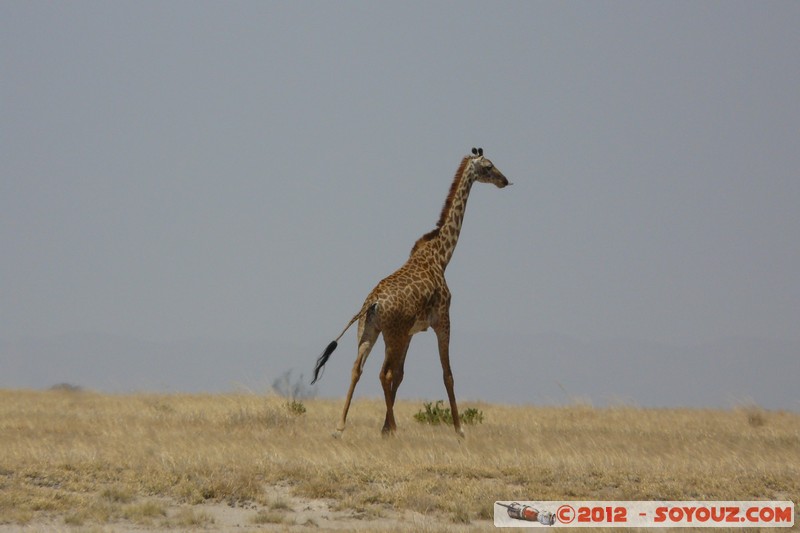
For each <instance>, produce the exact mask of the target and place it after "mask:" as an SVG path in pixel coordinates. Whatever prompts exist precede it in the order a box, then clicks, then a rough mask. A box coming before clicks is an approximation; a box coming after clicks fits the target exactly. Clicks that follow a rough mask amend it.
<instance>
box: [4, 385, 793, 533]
mask: <svg viewBox="0 0 800 533" xmlns="http://www.w3.org/2000/svg"><path fill="white" fill-rule="evenodd" d="M341 406H342V401H341V400H305V401H304V404H303V406H302V407H305V412H304V413H303V412H301V411H302V410H303V409H302V408H301V406H300V405H299V404H295V405H294V407H292V405H291V404H290V403H287V401H286V400H284V399H282V398H279V397H263V396H257V395H252V394H235V395H156V394H135V395H102V394H95V393H91V392H82V391H45V392H33V391H0V531H98V532H99V531H168V530H173V531H185V530H199V529H206V530H225V531H231V530H235V531H247V532H249V531H284V530H285V531H322V530H330V529H339V530H345V531H346V530H362V531H406V530H415V531H463V530H466V531H472V530H474V531H484V530H490V529H493V525H492V513H493V502H494V501H495V500H762V499H767V500H791V501H793V502H795V504H797V503H798V502H800V415H798V414H796V413H786V412H772V411H764V410H761V409H758V408H741V409H732V410H696V409H694V410H690V409H663V410H662V409H658V410H655V409H638V408H633V407H614V408H602V409H600V408H593V407H591V406H587V405H571V406H565V407H530V406H527V407H512V406H503V405H489V404H475V403H472V404H470V403H469V402H463V405H462V406H461V407H462V409H464V408H468V407H474V408H477V409H479V410H480V411H482V413H483V418H484V419H483V422H482V423H481V424H477V425H474V426H466V433H467V436H466V439H464V440H460V439H458V438H457V437H456V435H455V432H454V431H453V429H452V427H447V426H430V425H424V424H420V423H418V422H417V421H415V419H414V414H415V413H416V412H418V411H419V410H420V409H421V408H422V402H411V401H401V402H398V404H397V406H396V416H397V420H398V432H397V434H396V436H394V437H391V438H382V437H381V435H380V427H381V425H382V424H383V414H384V406H383V402H382V401H379V400H359V401H356V402H354V404H353V406H352V408H351V410H350V417H349V420H348V422H349V425H348V428H347V430H346V431H345V433H344V437H343V438H342V439H338V440H337V439H333V438H332V437H331V430H332V429H333V428H334V426H335V424H336V420H337V419H338V416H339V412H340V409H341ZM796 527H797V526H796Z"/></svg>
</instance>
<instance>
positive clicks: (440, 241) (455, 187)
mask: <svg viewBox="0 0 800 533" xmlns="http://www.w3.org/2000/svg"><path fill="white" fill-rule="evenodd" d="M469 168H470V167H469V165H468V159H467V158H465V159H464V161H462V163H461V166H459V168H458V171H457V172H456V175H455V177H454V178H453V184H452V185H451V186H450V192H449V194H448V195H447V200H446V201H445V204H444V207H443V208H442V214H441V215H440V217H439V222H438V223H437V230H436V235H435V236H434V238H433V241H434V242H433V244H434V245H435V250H436V253H437V256H438V257H437V258H438V259H439V261H440V262H441V265H442V270H444V269H445V268H447V264H448V263H449V262H450V259H451V258H452V257H453V252H454V251H455V249H456V244H458V236H459V235H460V234H461V224H462V223H463V222H464V211H465V210H466V208H467V200H468V199H469V191H470V189H472V184H473V183H474V182H475V178H474V176H473V175H472V173H471V172H470V171H469Z"/></svg>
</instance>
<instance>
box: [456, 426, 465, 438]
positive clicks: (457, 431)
mask: <svg viewBox="0 0 800 533" xmlns="http://www.w3.org/2000/svg"><path fill="white" fill-rule="evenodd" d="M456 434H457V435H458V438H459V439H465V438H467V436H466V435H465V434H464V430H463V429H461V428H458V429H457V430H456Z"/></svg>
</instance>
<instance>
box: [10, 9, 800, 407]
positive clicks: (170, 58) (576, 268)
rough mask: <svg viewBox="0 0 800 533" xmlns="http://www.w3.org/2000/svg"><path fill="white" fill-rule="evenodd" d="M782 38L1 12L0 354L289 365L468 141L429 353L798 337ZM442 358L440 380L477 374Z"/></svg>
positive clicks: (690, 25)
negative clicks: (443, 313)
mask: <svg viewBox="0 0 800 533" xmlns="http://www.w3.org/2000/svg"><path fill="white" fill-rule="evenodd" d="M798 28H800V3H797V2H781V1H774V2H738V1H725V2H682V1H675V2H658V3H656V2H502V3H499V2H492V3H484V2H481V3H471V2H403V3H388V2H280V3H279V2H266V1H264V2H194V1H193V2H180V1H174V2H83V1H76V2H59V3H53V2H23V1H4V2H2V3H0V72H2V75H0V253H1V254H2V259H0V302H2V303H0V339H6V340H9V339H20V338H42V337H54V336H59V335H65V334H74V333H89V334H98V335H118V336H123V337H128V338H136V339H146V340H149V341H172V340H176V339H177V340H180V339H214V340H223V341H247V342H250V341H253V342H263V343H265V346H266V347H267V349H269V347H271V346H274V347H276V349H277V347H278V346H280V347H289V348H288V349H287V353H286V354H285V367H284V368H297V369H299V370H304V371H306V372H308V370H310V368H311V366H312V365H313V361H314V359H315V358H316V356H317V355H318V353H319V351H321V350H322V348H324V346H325V345H326V344H327V343H328V342H329V341H330V340H331V339H332V338H333V337H335V336H336V335H337V334H338V333H339V331H340V330H341V328H342V327H343V326H344V325H345V324H346V322H347V321H348V320H349V318H350V317H351V316H352V315H353V314H354V313H355V312H356V311H357V310H358V309H359V307H360V305H361V303H362V301H363V299H364V297H365V296H366V295H367V293H368V292H369V290H370V289H371V288H372V287H373V286H374V284H375V283H376V282H378V281H379V280H380V279H381V278H383V277H384V276H386V275H388V274H389V273H391V272H392V271H393V270H394V269H395V268H397V267H398V266H400V265H401V264H402V263H403V262H404V261H405V259H406V257H407V255H408V252H409V250H410V248H411V246H412V245H413V243H414V241H415V240H416V238H417V237H419V236H420V235H421V234H422V233H424V232H426V231H428V230H430V229H431V228H432V227H433V225H434V223H435V222H436V219H437V217H438V213H439V209H440V207H441V204H442V202H443V200H444V197H445V195H446V192H447V189H448V187H449V184H450V181H451V179H452V176H453V173H454V171H455V169H456V167H457V166H458V163H459V161H460V158H461V157H462V156H463V155H465V154H466V153H468V151H469V149H470V148H471V147H472V146H482V147H483V148H484V149H485V152H486V155H487V156H488V157H489V158H491V159H492V160H493V162H494V163H495V164H496V165H497V166H498V167H499V168H500V169H501V170H502V171H503V172H504V173H505V175H506V176H507V177H508V178H509V179H510V180H511V181H513V182H514V186H513V187H511V188H507V189H504V190H497V189H495V188H493V187H488V186H483V185H481V184H477V185H476V186H475V187H474V188H473V190H472V195H471V198H470V203H469V208H468V211H467V215H466V218H465V223H464V228H463V232H462V235H461V240H460V242H459V246H458V249H457V250H456V253H455V256H454V258H453V261H452V263H451V264H450V267H449V268H448V283H449V285H450V287H451V290H452V292H453V309H452V318H453V330H454V331H453V335H454V337H457V336H459V335H462V336H471V337H470V338H477V339H481V338H489V337H491V338H493V339H498V340H497V342H496V343H494V344H492V348H490V350H491V349H496V350H497V351H498V352H502V351H504V350H506V347H505V346H504V345H503V339H504V338H510V337H513V336H515V335H516V336H520V335H528V336H535V335H546V334H558V335H566V336H570V337H574V338H578V339H582V340H584V341H586V342H606V341H613V340H614V339H635V340H640V341H648V342H655V343H672V344H676V345H700V344H703V343H713V342H716V341H719V340H721V339H729V338H753V339H767V340H778V341H791V342H797V341H800V327H798V324H800V96H799V95H800V32H798ZM354 335H355V333H353V332H351V333H350V334H349V335H348V339H349V341H348V342H349V344H343V348H340V350H342V352H343V353H339V352H337V354H336V355H335V356H334V359H333V360H332V363H333V362H334V361H335V365H336V366H337V367H339V368H340V370H341V371H342V375H346V374H349V368H350V365H351V364H352V360H353V358H354V356H355V353H354V351H355V350H354V342H353V340H352V339H350V337H353V336H354ZM425 335H427V336H431V334H430V333H428V334H425ZM414 346H415V344H412V348H411V350H412V352H411V353H414V352H415V348H414ZM434 346H435V343H432V342H431V341H430V339H429V340H426V341H424V342H422V343H421V345H420V347H419V348H418V349H417V350H416V352H417V354H418V355H417V356H416V357H417V358H426V359H432V360H434V361H437V357H436V356H435V352H433V353H427V352H429V351H430V349H431V348H433V347H434ZM282 349H283V348H282ZM379 351H380V350H379ZM465 352H466V353H463V354H460V355H456V354H454V355H453V359H454V368H455V369H456V379H457V389H458V383H459V381H458V380H459V375H460V374H462V375H463V374H469V372H470V368H471V367H470V361H471V360H475V359H480V358H486V357H491V356H492V354H488V353H485V352H482V353H475V352H474V351H472V352H471V351H470V349H469V346H467V347H465ZM8 357H12V356H8ZM381 357H382V354H378V353H377V352H376V353H374V354H373V356H372V359H380V358H381ZM798 357H800V354H798ZM372 359H371V360H370V364H371V367H370V370H369V373H370V377H369V381H376V380H375V379H374V376H373V375H372V374H376V373H377V369H378V367H379V362H376V361H373V360H372ZM519 362H520V365H522V366H523V368H527V367H530V368H535V367H537V365H542V364H545V361H544V360H543V359H541V358H539V356H537V353H536V349H535V346H531V347H530V352H529V353H525V354H520V355H519ZM332 363H330V364H332ZM221 364H224V363H221ZM412 364H414V363H413V359H412V358H411V357H410V358H409V366H411V365H412ZM436 364H438V362H437V363H436ZM372 367H374V369H373V368H372ZM284 368H282V369H281V370H283V369H284ZM373 370H374V372H373ZM437 379H438V378H437ZM3 385H6V386H8V384H3ZM346 385H347V384H346V378H343V379H341V380H338V381H335V380H334V382H333V383H330V385H326V386H330V387H331V389H330V391H331V392H333V391H339V389H341V392H340V394H344V392H345V389H346ZM442 388H443V387H442ZM439 392H440V393H441V394H443V390H442V391H439ZM401 395H402V391H401Z"/></svg>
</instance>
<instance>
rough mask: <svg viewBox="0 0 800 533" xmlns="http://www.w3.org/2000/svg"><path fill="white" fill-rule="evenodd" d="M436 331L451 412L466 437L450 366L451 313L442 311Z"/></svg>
mask: <svg viewBox="0 0 800 533" xmlns="http://www.w3.org/2000/svg"><path fill="white" fill-rule="evenodd" d="M433 329H434V331H435V332H436V340H437V341H438V343H439V359H440V360H441V362H442V376H443V378H444V387H445V389H447V398H448V399H449V400H450V412H451V413H452V414H453V426H454V428H455V430H456V433H458V435H459V437H464V430H463V428H462V427H461V417H459V416H458V405H456V393H455V390H454V385H455V380H454V379H453V370H452V369H451V368H450V316H449V313H446V312H445V313H442V314H441V316H440V317H439V320H438V321H437V323H436V325H434V326H433Z"/></svg>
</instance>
